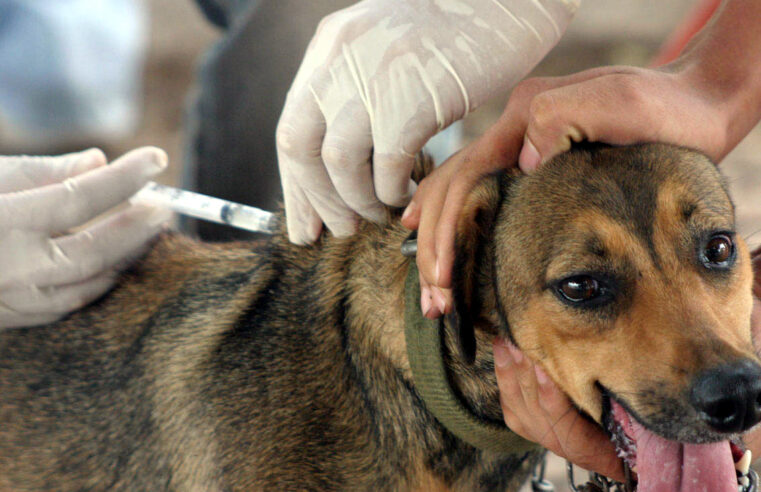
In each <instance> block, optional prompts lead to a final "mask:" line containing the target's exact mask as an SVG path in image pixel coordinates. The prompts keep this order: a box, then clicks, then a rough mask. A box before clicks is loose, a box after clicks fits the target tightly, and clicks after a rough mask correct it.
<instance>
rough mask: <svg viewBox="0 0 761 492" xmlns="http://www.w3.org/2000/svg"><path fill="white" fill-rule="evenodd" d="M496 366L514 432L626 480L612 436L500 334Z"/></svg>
mask: <svg viewBox="0 0 761 492" xmlns="http://www.w3.org/2000/svg"><path fill="white" fill-rule="evenodd" d="M494 368H495V371H496V373H497V384H498V385H499V395H500V402H501V404H502V413H503V415H504V418H505V424H507V426H508V427H509V428H510V430H512V431H513V432H515V433H516V434H518V435H519V436H521V437H523V438H525V439H528V440H529V441H533V442H535V443H538V444H539V445H541V446H543V447H544V448H546V449H548V450H550V451H552V452H553V453H555V454H556V455H558V456H560V457H561V458H565V459H567V460H568V461H570V462H572V463H574V464H575V465H578V466H580V467H582V468H584V469H586V470H590V471H595V472H597V473H600V474H602V475H604V476H606V477H609V478H612V479H614V480H618V481H620V482H623V481H624V480H625V476H624V469H623V464H622V462H621V459H619V458H618V456H617V455H616V449H615V446H614V445H613V443H612V442H611V441H610V438H608V436H607V435H606V434H605V433H604V432H603V430H602V429H601V428H600V427H599V426H598V425H596V424H594V423H592V422H590V421H589V420H587V419H585V418H584V417H582V416H581V414H579V412H578V410H576V408H574V407H573V405H571V402H570V400H569V399H568V397H567V396H566V395H565V394H564V393H563V392H562V391H560V389H558V387H557V386H556V385H555V383H554V382H552V380H551V379H550V378H549V376H547V374H546V373H545V372H544V371H543V370H542V369H541V368H540V367H539V366H538V365H535V364H534V363H533V362H531V361H530V360H529V359H528V358H527V357H526V356H525V355H524V354H523V352H521V351H520V350H519V349H518V348H517V347H516V346H515V345H513V344H512V343H510V342H508V341H506V340H504V339H501V338H498V339H496V340H495V341H494Z"/></svg>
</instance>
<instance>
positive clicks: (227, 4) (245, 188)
mask: <svg viewBox="0 0 761 492" xmlns="http://www.w3.org/2000/svg"><path fill="white" fill-rule="evenodd" d="M198 3H199V5H200V6H201V8H202V10H203V11H204V13H205V14H206V15H207V17H208V18H209V20H211V21H212V22H214V23H215V24H217V25H219V26H220V27H221V28H223V29H225V30H226V34H225V36H224V37H223V38H222V39H221V40H220V41H219V42H218V43H217V44H216V45H215V46H213V47H212V48H211V49H210V50H209V51H208V53H207V54H206V55H205V57H204V59H203V60H202V63H201V65H200V68H199V74H198V81H197V84H196V87H195V90H194V91H193V93H192V94H191V97H190V101H189V108H188V114H187V117H186V132H185V135H186V146H185V147H186V148H185V160H186V162H185V171H184V175H183V183H182V186H183V187H187V188H188V189H193V190H197V191H199V192H200V193H205V194H208V195H212V196H216V197H219V198H224V199H227V200H232V201H235V202H240V203H244V204H248V205H253V206H256V207H259V208H264V209H266V210H273V209H275V208H276V207H278V206H279V204H280V202H281V201H282V191H281V188H280V179H279V175H278V170H277V156H276V151H275V128H276V126H277V121H278V118H279V117H280V112H281V111H282V108H283V103H284V101H285V95H286V93H287V91H288V88H289V87H290V85H291V81H292V80H293V77H294V76H295V74H296V71H297V70H298V67H299V65H300V62H301V59H302V57H303V55H304V51H305V50H306V46H307V44H308V43H309V40H310V39H311V38H312V35H313V34H314V31H315V29H316V28H317V24H318V23H319V21H320V19H322V17H324V16H325V15H327V14H329V13H331V12H333V11H335V10H338V9H341V8H343V7H346V6H348V5H350V4H351V3H354V2H352V1H351V0H319V1H316V2H315V1H306V0H260V1H246V0H237V1H236V0H228V1H225V0H198ZM183 228H184V229H185V230H186V232H190V233H191V234H197V235H198V236H200V237H201V238H203V239H206V240H211V241H221V240H234V239H248V238H252V237H254V235H252V234H251V233H247V232H245V231H241V230H238V229H233V228H230V227H225V226H218V225H216V224H211V223H208V222H201V221H190V220H188V221H185V222H184V223H183Z"/></svg>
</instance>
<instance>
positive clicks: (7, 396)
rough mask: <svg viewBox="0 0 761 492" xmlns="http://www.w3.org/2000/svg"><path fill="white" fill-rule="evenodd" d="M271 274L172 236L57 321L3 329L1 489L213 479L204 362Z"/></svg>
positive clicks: (234, 255) (146, 486)
mask: <svg viewBox="0 0 761 492" xmlns="http://www.w3.org/2000/svg"><path fill="white" fill-rule="evenodd" d="M260 272H261V273H260ZM267 273H268V271H267V267H266V266H264V265H262V260H261V259H260V257H259V256H256V255H254V254H252V253H251V252H250V251H247V250H246V249H245V248H219V247H213V246H208V245H203V246H202V245H199V244H195V243H190V242H189V241H185V240H182V239H177V238H174V239H168V240H165V241H163V242H162V243H161V244H160V245H159V246H158V247H157V248H155V249H154V250H153V252H152V253H151V255H150V256H149V257H148V258H147V259H146V261H144V262H143V263H142V264H141V265H140V266H139V267H137V269H136V270H134V271H132V272H129V273H128V274H127V275H126V276H125V280H124V281H123V282H122V285H121V287H120V288H118V289H116V290H115V291H114V292H113V293H111V294H110V295H109V296H108V297H107V298H105V299H103V300H102V301H100V302H98V303H96V304H95V305H93V306H91V307H90V308H88V309H86V310H84V311H82V312H80V313H77V314H74V315H73V316H72V317H70V318H69V319H68V320H66V321H65V322H62V323H58V324H52V325H48V326H43V327H36V328H33V329H28V330H26V329H24V330H11V331H7V332H3V333H0V388H2V405H0V422H2V425H0V442H2V446H1V450H0V489H3V490H16V489H18V487H24V488H27V489H30V490H37V489H48V490H63V489H69V490H82V489H89V488H94V489H101V490H102V489H109V488H120V487H124V488H131V489H133V490H139V489H142V490H152V489H154V488H155V487H156V484H160V483H164V484H167V485H170V484H175V485H180V484H187V485H190V484H194V485H197V486H198V487H200V488H204V489H206V490H211V489H213V488H214V487H213V485H214V484H215V483H217V482H218V479H219V467H218V465H219V463H218V462H217V457H216V456H215V454H214V451H215V450H214V440H213V439H212V438H211V435H212V433H214V432H216V430H217V429H215V428H214V426H213V424H212V422H213V421H214V419H213V416H212V413H213V408H212V406H210V405H209V404H208V402H209V400H210V399H209V397H208V395H206V393H207V392H208V390H209V383H210V379H209V378H210V371H209V367H208V366H209V364H210V363H211V362H212V358H213V355H214V354H213V353H212V351H214V350H216V349H217V348H218V347H217V345H216V341H217V340H216V337H217V336H222V334H223V333H224V331H226V330H227V328H228V325H229V324H230V323H234V322H235V320H236V318H237V317H238V316H240V309H241V307H244V306H243V305H244V304H245V303H247V302H248V300H249V298H250V297H251V293H252V292H254V291H256V289H257V284H259V283H261V281H260V280H259V279H260V278H263V277H265V276H266V275H267ZM236 309H237V311H236ZM199 490H200V489H199Z"/></svg>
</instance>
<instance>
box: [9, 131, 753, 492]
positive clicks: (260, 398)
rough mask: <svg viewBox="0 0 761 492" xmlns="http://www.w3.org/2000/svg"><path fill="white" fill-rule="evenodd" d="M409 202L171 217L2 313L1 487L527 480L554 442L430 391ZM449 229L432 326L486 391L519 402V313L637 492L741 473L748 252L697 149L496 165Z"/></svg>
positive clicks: (581, 154) (541, 356) (693, 485)
mask: <svg viewBox="0 0 761 492" xmlns="http://www.w3.org/2000/svg"><path fill="white" fill-rule="evenodd" d="M423 167H425V166H422V164H421V166H420V169H419V170H418V171H420V170H422V168H423ZM399 216H400V211H399V210H395V209H389V211H388V220H387V221H386V223H384V224H382V225H377V224H372V223H362V224H360V230H359V233H358V234H356V235H354V236H353V237H350V238H344V239H338V238H333V237H331V236H330V235H329V234H325V235H323V237H322V238H321V239H320V241H319V242H318V243H317V244H315V245H313V246H309V247H300V246H295V245H292V244H290V243H289V242H288V240H287V235H286V233H285V231H284V230H281V231H280V232H279V233H278V234H275V235H274V236H273V237H272V238H271V239H268V240H265V241H260V242H254V243H230V244H203V243H199V242H196V241H193V240H191V239H188V238H185V237H182V236H179V235H176V234H168V235H166V236H164V237H162V238H161V239H160V240H159V241H158V242H157V243H156V244H155V245H154V246H153V247H152V249H151V251H150V252H149V253H148V254H147V255H146V256H145V257H144V258H142V259H141V260H140V261H139V262H138V263H137V264H136V265H135V266H133V267H131V268H130V269H129V270H128V271H126V272H125V273H124V274H123V275H122V278H121V280H120V282H119V283H118V285H117V287H115V288H114V289H113V290H112V291H111V292H110V293H108V294H107V295H106V296H104V297H103V298H102V299H100V300H98V301H96V302H95V303H94V304H92V305H90V306H89V307H87V308H85V309H83V310H81V311H79V312H77V313H74V314H72V315H70V316H69V317H68V318H66V319H64V320H62V321H60V322H57V323H53V324H50V325H46V326H39V327H34V328H27V329H16V330H9V331H5V332H2V333H0V490H3V491H8V490H12V491H16V490H56V491H68V490H191V491H196V490H198V491H201V490H203V491H215V490H220V491H222V490H225V491H226V490H268V491H269V490H320V491H323V490H325V491H332V490H363V491H365V490H392V491H400V490H417V491H433V490H468V491H471V490H477V491H497V490H499V491H504V490H507V491H515V490H518V488H519V487H520V486H521V484H523V483H524V482H525V481H526V479H527V477H528V475H529V473H530V472H531V470H532V468H533V467H534V465H535V464H536V463H537V462H538V461H539V460H540V459H541V457H542V455H543V451H542V450H540V449H532V448H530V447H529V448H521V449H519V450H516V452H515V453H499V452H494V451H490V450H483V449H477V448H476V447H474V446H472V445H471V444H469V443H468V442H467V439H465V440H464V439H461V438H460V437H458V436H457V435H455V434H454V433H452V432H450V430H449V429H448V428H446V427H444V426H443V425H442V424H441V423H440V421H439V420H438V419H437V418H436V417H435V416H434V415H433V414H432V413H431V412H430V411H429V408H428V406H427V403H426V402H425V401H424V400H423V399H422V397H421V394H420V392H419V391H418V390H419V388H418V385H417V382H416V379H415V377H413V374H412V369H411V366H410V362H409V357H408V354H407V342H406V339H405V335H404V333H405V326H404V324H405V322H404V319H405V301H404V299H405V292H406V291H405V279H406V278H407V276H408V272H409V270H410V268H412V266H413V265H414V259H410V258H407V257H404V256H402V255H401V254H400V252H399V249H400V245H401V244H402V243H403V242H404V240H405V238H406V237H407V235H408V233H409V231H407V230H405V229H404V228H403V227H401V226H400V224H399ZM282 222H284V221H282V220H281V223H282ZM456 252H457V255H456V261H455V269H454V312H453V313H452V314H451V315H449V316H448V317H447V318H446V319H443V320H441V321H440V330H441V332H440V336H441V340H442V343H443V347H444V354H443V356H442V357H443V360H444V361H445V364H446V368H447V371H448V375H447V378H448V381H449V383H450V384H451V387H452V388H453V391H454V393H455V394H456V396H457V399H458V400H459V402H460V403H461V404H462V406H463V407H465V408H466V409H467V411H468V412H469V413H470V414H471V415H473V416H474V417H475V418H476V419H478V420H479V421H481V422H485V423H488V424H489V425H492V426H499V425H502V426H504V424H503V423H502V422H503V420H502V413H501V406H500V401H499V395H498V390H497V385H496V381H495V376H494V367H493V358H492V354H491V343H492V340H493V339H494V337H495V336H497V335H500V336H504V337H509V339H510V340H511V341H512V342H513V343H515V344H516V345H517V346H518V347H520V348H521V349H522V350H523V351H524V352H525V353H526V354H527V355H528V356H529V357H530V358H532V359H533V360H534V361H536V362H537V363H538V364H540V365H541V366H542V367H543V368H544V369H545V371H546V372H547V373H548V374H549V376H550V377H551V378H552V379H553V380H554V381H555V382H556V383H557V385H558V386H559V387H560V388H561V389H562V390H563V391H564V392H565V393H566V394H567V395H568V396H569V397H570V399H571V401H572V402H573V404H574V405H575V406H576V407H577V408H578V409H579V410H580V411H581V412H582V413H583V414H584V415H585V416H586V417H587V418H589V419H590V420H592V421H594V422H597V423H598V424H599V425H601V426H602V427H603V428H604V429H607V430H608V431H609V432H610V433H611V436H612V438H613V439H614V440H615V441H616V442H618V443H619V448H620V451H621V453H622V454H625V455H626V456H625V458H626V460H627V461H629V462H630V465H632V466H633V467H636V471H637V473H638V475H639V490H640V491H645V492H647V491H653V490H658V491H661V490H683V491H686V490H690V491H693V492H694V491H698V490H706V491H712V492H721V491H724V490H737V488H736V487H737V484H736V479H735V475H734V467H733V464H732V457H731V454H732V453H731V451H730V444H728V442H729V441H732V442H733V443H734V444H732V445H731V446H735V447H737V446H738V445H740V446H741V443H740V442H739V436H740V435H741V434H742V433H743V432H744V431H746V430H747V429H749V428H750V427H752V426H753V425H754V424H755V423H756V422H758V421H759V419H761V411H760V409H759V399H760V398H759V397H760V396H761V366H760V365H759V359H758V357H757V355H756V353H755V351H754V349H753V345H752V342H751V332H750V315H751V309H752V302H753V301H752V293H751V290H752V282H753V272H752V267H751V258H750V254H749V252H748V249H747V247H746V245H745V243H744V242H743V240H742V239H741V238H740V237H738V236H737V234H736V233H735V225H734V209H733V205H732V202H731V200H730V198H729V196H728V193H727V187H726V185H725V183H724V180H723V179H722V178H721V176H720V175H719V173H718V172H717V170H716V168H715V166H714V165H713V164H712V163H711V162H710V161H709V160H708V159H707V158H706V157H705V156H703V155H701V154H699V153H697V152H694V151H691V150H688V149H683V148H678V147H673V146H668V145H663V144H646V145H645V144H643V145H636V146H629V147H607V146H594V145H587V146H578V147H576V148H574V149H572V150H571V151H569V152H567V153H565V154H562V155H560V156H558V157H556V158H554V159H553V160H552V161H550V162H549V163H547V164H546V165H544V166H542V167H541V168H540V169H539V170H538V171H537V172H536V173H534V174H532V175H530V176H522V175H519V173H517V172H515V171H505V172H502V173H498V174H495V175H491V176H487V177H485V178H484V179H483V180H482V182H480V184H479V185H478V186H477V187H476V189H475V190H474V191H473V192H472V193H471V194H470V196H469V198H468V201H467V204H466V206H465V208H464V210H463V212H462V215H461V217H460V220H459V223H458V227H457V238H456ZM407 304H414V305H408V306H406V307H407V308H409V309H412V310H413V311H414V310H419V308H418V307H417V303H416V302H411V303H410V302H409V301H408V302H407ZM635 441H636V450H635V449H634V446H633V442H635ZM653 443H655V444H658V445H660V444H664V443H665V444H664V445H663V446H660V447H659V446H656V445H654V444H653ZM655 448H657V449H655ZM661 448H663V449H661ZM680 453H683V454H684V455H685V456H687V455H689V456H690V459H692V460H693V461H692V462H691V463H690V464H685V465H684V466H683V467H679V466H676V467H675V469H672V470H671V471H670V472H668V473H672V474H673V476H672V477H669V478H668V480H670V481H672V482H674V484H673V485H666V486H661V485H657V484H655V481H656V480H660V479H661V478H662V477H661V475H666V474H667V473H666V472H662V469H654V467H656V466H659V465H658V464H660V466H666V465H671V464H674V463H672V462H673V461H674V460H678V459H679V456H680ZM708 463H713V464H714V466H713V467H712V468H711V470H710V471H706V470H707V468H706V466H707V464H708ZM730 473H731V477H730V478H728V476H727V475H728V474H730ZM680 481H681V483H682V485H681V486H680V485H678V483H679V482H680ZM664 487H665V488H664ZM680 487H681V488H680ZM732 487H734V488H732Z"/></svg>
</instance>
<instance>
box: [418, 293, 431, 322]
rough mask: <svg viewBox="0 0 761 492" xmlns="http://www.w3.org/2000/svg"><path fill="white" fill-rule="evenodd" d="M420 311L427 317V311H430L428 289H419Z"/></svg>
mask: <svg viewBox="0 0 761 492" xmlns="http://www.w3.org/2000/svg"><path fill="white" fill-rule="evenodd" d="M420 310H421V311H422V312H423V314H425V315H426V316H427V315H428V311H430V310H431V291H430V289H429V288H428V287H423V288H422V289H420Z"/></svg>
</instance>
